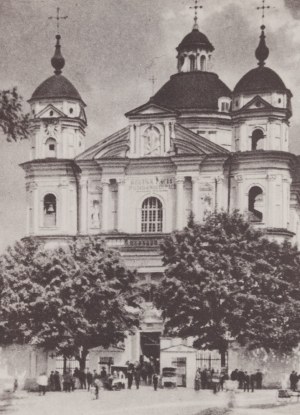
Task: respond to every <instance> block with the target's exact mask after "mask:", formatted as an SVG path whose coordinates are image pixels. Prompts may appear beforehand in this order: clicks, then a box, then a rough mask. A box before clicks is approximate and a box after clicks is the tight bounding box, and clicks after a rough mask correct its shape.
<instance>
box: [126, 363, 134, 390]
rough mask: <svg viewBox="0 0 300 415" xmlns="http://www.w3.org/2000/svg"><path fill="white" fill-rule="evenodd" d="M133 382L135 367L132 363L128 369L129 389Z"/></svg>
mask: <svg viewBox="0 0 300 415" xmlns="http://www.w3.org/2000/svg"><path fill="white" fill-rule="evenodd" d="M132 382H133V367H132V365H129V366H128V370H127V388H128V389H131V386H132Z"/></svg>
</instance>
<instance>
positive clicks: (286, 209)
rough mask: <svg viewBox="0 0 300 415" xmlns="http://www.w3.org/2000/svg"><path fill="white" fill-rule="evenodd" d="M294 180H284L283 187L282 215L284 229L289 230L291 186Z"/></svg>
mask: <svg viewBox="0 0 300 415" xmlns="http://www.w3.org/2000/svg"><path fill="white" fill-rule="evenodd" d="M291 182H292V180H291V179H290V178H288V177H284V178H283V179H282V187H283V195H282V196H283V201H282V213H283V227H284V228H287V227H288V224H289V221H290V194H291V191H290V186H291Z"/></svg>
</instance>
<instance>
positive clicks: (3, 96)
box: [0, 88, 29, 141]
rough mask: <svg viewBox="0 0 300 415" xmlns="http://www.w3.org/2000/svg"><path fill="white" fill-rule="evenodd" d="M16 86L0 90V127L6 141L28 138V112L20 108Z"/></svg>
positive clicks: (20, 103)
mask: <svg viewBox="0 0 300 415" xmlns="http://www.w3.org/2000/svg"><path fill="white" fill-rule="evenodd" d="M22 101H23V100H22V97H21V96H20V95H19V93H18V91H17V88H13V89H8V90H3V91H0V128H1V130H2V131H3V133H4V135H5V137H6V138H7V140H8V141H11V140H14V141H17V140H18V139H20V140H22V139H24V138H28V135H29V114H24V113H23V110H22Z"/></svg>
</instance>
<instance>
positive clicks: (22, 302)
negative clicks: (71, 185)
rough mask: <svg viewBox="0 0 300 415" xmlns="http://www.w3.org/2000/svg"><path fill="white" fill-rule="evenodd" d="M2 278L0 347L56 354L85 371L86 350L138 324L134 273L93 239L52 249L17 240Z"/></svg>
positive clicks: (0, 269) (113, 341) (1, 265)
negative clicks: (25, 347)
mask: <svg viewBox="0 0 300 415" xmlns="http://www.w3.org/2000/svg"><path fill="white" fill-rule="evenodd" d="M0 275H1V281H0V284H1V286H2V287H1V288H2V291H1V298H0V338H1V341H2V343H6V344H11V343H25V344H26V343H29V344H33V345H36V346H39V347H43V348H45V349H48V350H55V351H56V352H57V353H58V354H61V355H63V356H66V357H69V356H75V357H76V358H77V359H78V360H79V361H80V362H81V366H82V367H84V363H85V358H86V355H87V353H88V349H90V348H93V347H96V346H103V347H108V346H110V345H117V344H118V342H122V341H123V340H124V339H125V337H126V333H128V332H130V331H131V330H133V329H134V328H135V327H137V326H138V317H139V316H138V315H137V313H136V306H137V302H136V301H137V299H138V294H137V292H135V289H134V287H135V279H136V277H135V274H134V273H133V272H130V271H128V270H126V269H125V268H124V266H123V265H122V263H121V261H120V257H119V253H118V252H116V251H114V250H111V249H108V248H107V247H106V246H105V243H104V242H103V241H101V240H100V239H99V238H97V237H91V238H85V239H76V240H75V241H73V242H71V243H70V244H69V246H68V248H67V249H62V248H59V249H54V250H51V251H49V250H45V249H43V247H42V246H40V245H39V244H37V242H35V240H34V239H27V240H25V241H21V242H18V243H16V244H15V246H13V247H12V248H9V249H8V250H7V252H6V253H5V254H4V255H3V256H2V257H1V262H0ZM134 307H135V308H134ZM134 310H135V311H134Z"/></svg>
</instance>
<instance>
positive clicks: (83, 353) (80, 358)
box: [76, 348, 89, 372]
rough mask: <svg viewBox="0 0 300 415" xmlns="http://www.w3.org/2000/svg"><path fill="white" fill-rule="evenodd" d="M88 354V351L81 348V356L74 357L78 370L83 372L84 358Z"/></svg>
mask: <svg viewBox="0 0 300 415" xmlns="http://www.w3.org/2000/svg"><path fill="white" fill-rule="evenodd" d="M88 354H89V351H88V350H87V349H85V348H82V351H81V354H80V355H78V356H76V360H78V362H79V370H80V371H82V372H84V370H85V366H86V357H87V355H88Z"/></svg>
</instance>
